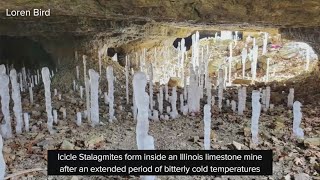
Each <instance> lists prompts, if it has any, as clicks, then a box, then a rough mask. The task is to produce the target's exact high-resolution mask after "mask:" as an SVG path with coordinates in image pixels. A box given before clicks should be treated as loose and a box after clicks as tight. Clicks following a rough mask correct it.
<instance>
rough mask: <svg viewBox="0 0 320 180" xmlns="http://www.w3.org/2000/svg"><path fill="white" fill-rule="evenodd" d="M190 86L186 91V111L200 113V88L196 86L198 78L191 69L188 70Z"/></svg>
mask: <svg viewBox="0 0 320 180" xmlns="http://www.w3.org/2000/svg"><path fill="white" fill-rule="evenodd" d="M190 72H191V75H190V85H189V87H188V88H189V90H188V109H189V113H197V112H199V111H200V92H199V90H200V87H199V86H198V80H199V79H198V77H197V75H196V74H195V71H193V69H190Z"/></svg>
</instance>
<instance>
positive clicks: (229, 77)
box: [228, 43, 232, 84]
mask: <svg viewBox="0 0 320 180" xmlns="http://www.w3.org/2000/svg"><path fill="white" fill-rule="evenodd" d="M229 51H230V55H229V60H228V62H229V66H228V68H229V73H228V75H229V76H228V83H229V84H231V70H232V43H230V45H229Z"/></svg>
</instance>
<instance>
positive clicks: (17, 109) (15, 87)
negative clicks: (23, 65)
mask: <svg viewBox="0 0 320 180" xmlns="http://www.w3.org/2000/svg"><path fill="white" fill-rule="evenodd" d="M10 79H11V85H12V100H13V102H14V106H13V112H14V116H15V119H16V133H17V134H20V133H22V127H23V119H22V105H21V94H20V87H19V83H18V81H17V71H16V70H15V69H11V71H10Z"/></svg>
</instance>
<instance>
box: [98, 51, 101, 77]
mask: <svg viewBox="0 0 320 180" xmlns="http://www.w3.org/2000/svg"><path fill="white" fill-rule="evenodd" d="M101 56H102V51H101V50H99V52H98V59H99V75H100V76H101V68H102V64H101V58H102V57H101Z"/></svg>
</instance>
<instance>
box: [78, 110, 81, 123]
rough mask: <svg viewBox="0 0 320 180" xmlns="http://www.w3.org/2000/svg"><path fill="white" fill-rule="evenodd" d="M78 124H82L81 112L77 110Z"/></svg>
mask: <svg viewBox="0 0 320 180" xmlns="http://www.w3.org/2000/svg"><path fill="white" fill-rule="evenodd" d="M77 126H81V112H77Z"/></svg>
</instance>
